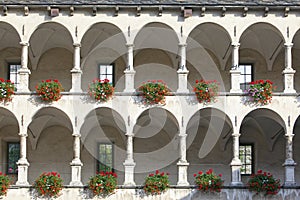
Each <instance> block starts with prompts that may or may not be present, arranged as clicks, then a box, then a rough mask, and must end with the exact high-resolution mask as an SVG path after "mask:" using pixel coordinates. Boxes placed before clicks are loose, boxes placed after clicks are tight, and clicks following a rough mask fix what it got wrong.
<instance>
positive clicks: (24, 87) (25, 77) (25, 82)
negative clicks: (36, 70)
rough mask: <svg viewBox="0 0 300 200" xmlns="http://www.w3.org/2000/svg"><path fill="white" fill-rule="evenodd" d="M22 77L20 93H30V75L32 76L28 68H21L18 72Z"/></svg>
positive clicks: (19, 86)
mask: <svg viewBox="0 0 300 200" xmlns="http://www.w3.org/2000/svg"><path fill="white" fill-rule="evenodd" d="M18 74H19V76H20V83H19V85H18V88H17V90H18V92H30V90H29V75H30V74H31V72H30V70H29V69H28V68H21V69H19V71H18Z"/></svg>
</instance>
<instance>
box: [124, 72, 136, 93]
mask: <svg viewBox="0 0 300 200" xmlns="http://www.w3.org/2000/svg"><path fill="white" fill-rule="evenodd" d="M124 74H125V89H124V92H135V88H134V76H135V71H134V70H125V71H124Z"/></svg>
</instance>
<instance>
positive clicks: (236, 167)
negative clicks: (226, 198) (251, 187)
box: [230, 159, 244, 186]
mask: <svg viewBox="0 0 300 200" xmlns="http://www.w3.org/2000/svg"><path fill="white" fill-rule="evenodd" d="M230 166H231V183H230V185H231V186H242V185H244V184H243V182H242V181H241V166H242V163H241V161H240V160H239V159H233V160H232V161H231V163H230Z"/></svg>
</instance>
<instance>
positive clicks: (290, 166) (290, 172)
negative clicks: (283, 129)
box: [283, 133, 296, 186]
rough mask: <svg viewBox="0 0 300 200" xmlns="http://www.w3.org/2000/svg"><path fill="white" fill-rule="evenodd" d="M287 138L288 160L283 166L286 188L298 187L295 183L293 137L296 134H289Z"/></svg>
mask: <svg viewBox="0 0 300 200" xmlns="http://www.w3.org/2000/svg"><path fill="white" fill-rule="evenodd" d="M285 137H286V150H285V151H286V152H285V154H286V159H285V162H284V164H283V166H284V168H285V180H284V185H285V186H293V185H296V181H295V166H296V163H295V161H294V160H293V137H294V134H291V133H288V134H286V135H285Z"/></svg>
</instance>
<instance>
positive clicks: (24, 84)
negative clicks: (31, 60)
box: [17, 42, 30, 92]
mask: <svg viewBox="0 0 300 200" xmlns="http://www.w3.org/2000/svg"><path fill="white" fill-rule="evenodd" d="M20 44H21V46H22V54H21V69H19V71H18V74H19V77H20V80H19V81H20V82H19V85H18V88H17V89H18V92H29V91H30V90H29V75H30V70H29V69H28V47H29V43H28V42H20Z"/></svg>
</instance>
